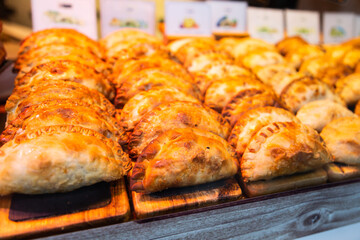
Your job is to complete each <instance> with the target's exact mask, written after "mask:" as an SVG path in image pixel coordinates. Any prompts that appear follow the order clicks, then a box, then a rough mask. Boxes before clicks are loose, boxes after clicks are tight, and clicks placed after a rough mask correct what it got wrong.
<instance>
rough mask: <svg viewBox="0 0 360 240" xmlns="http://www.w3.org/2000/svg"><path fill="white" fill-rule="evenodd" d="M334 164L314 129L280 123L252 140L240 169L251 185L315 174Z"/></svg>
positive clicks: (262, 129) (260, 131)
mask: <svg viewBox="0 0 360 240" xmlns="http://www.w3.org/2000/svg"><path fill="white" fill-rule="evenodd" d="M331 161H332V158H331V155H330V153H329V152H328V150H327V149H326V147H325V146H324V144H323V143H322V142H321V141H320V136H319V134H318V133H317V132H316V131H315V130H314V129H312V128H310V127H307V126H306V125H303V124H297V123H295V122H277V123H272V124H269V125H266V126H265V127H263V128H261V129H260V130H259V131H258V132H257V133H256V135H255V136H254V137H253V138H252V139H251V142H250V143H249V145H248V146H247V148H246V150H245V152H244V154H243V157H242V159H241V162H240V168H241V176H242V179H243V181H244V182H249V181H258V180H269V179H273V178H276V177H279V176H287V175H292V174H295V173H302V172H308V171H312V170H315V169H318V168H321V167H322V166H324V165H325V164H327V163H330V162H331Z"/></svg>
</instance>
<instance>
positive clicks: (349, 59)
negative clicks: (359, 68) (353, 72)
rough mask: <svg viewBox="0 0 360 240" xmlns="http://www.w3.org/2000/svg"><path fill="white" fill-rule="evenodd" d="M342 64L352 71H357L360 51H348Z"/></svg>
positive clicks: (356, 49) (355, 49)
mask: <svg viewBox="0 0 360 240" xmlns="http://www.w3.org/2000/svg"><path fill="white" fill-rule="evenodd" d="M341 62H342V63H343V64H344V65H346V66H349V67H350V68H351V69H355V67H356V65H357V64H358V63H359V62H360V49H358V48H353V49H351V51H348V52H347V53H346V54H345V55H344V56H343V58H342V60H341Z"/></svg>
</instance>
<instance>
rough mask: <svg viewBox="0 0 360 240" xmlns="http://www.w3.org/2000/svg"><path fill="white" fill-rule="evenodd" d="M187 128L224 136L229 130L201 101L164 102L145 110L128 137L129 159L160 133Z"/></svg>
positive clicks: (218, 115) (226, 135)
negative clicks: (149, 110) (144, 113)
mask: <svg viewBox="0 0 360 240" xmlns="http://www.w3.org/2000/svg"><path fill="white" fill-rule="evenodd" d="M188 127H193V128H199V129H203V130H207V131H210V132H212V133H215V134H217V135H219V136H221V137H222V138H225V139H226V138H227V137H228V136H229V134H230V130H231V129H230V126H229V124H228V123H227V122H226V121H225V120H224V119H223V118H222V117H221V115H220V114H219V113H217V112H215V111H214V110H212V109H210V108H208V107H205V106H203V105H202V104H199V103H191V102H180V101H178V102H171V103H165V104H162V105H159V106H158V107H157V108H155V109H153V110H152V111H151V112H148V113H147V114H146V115H145V116H144V117H143V118H142V119H141V120H140V122H139V123H138V124H137V125H136V126H135V128H134V131H133V133H132V134H131V135H130V137H129V142H128V148H129V149H130V151H129V154H130V156H131V157H132V158H134V157H137V156H138V155H139V154H140V153H141V152H142V150H143V149H144V148H145V147H146V146H147V145H148V144H149V143H150V142H151V141H152V140H154V139H155V138H156V137H158V136H159V135H160V134H161V133H163V132H165V131H167V130H170V129H173V128H188Z"/></svg>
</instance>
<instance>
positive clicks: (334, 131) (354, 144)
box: [320, 116, 360, 165]
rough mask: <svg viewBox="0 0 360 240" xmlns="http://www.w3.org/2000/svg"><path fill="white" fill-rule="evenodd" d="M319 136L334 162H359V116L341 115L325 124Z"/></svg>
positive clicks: (354, 163) (352, 163)
mask: <svg viewBox="0 0 360 240" xmlns="http://www.w3.org/2000/svg"><path fill="white" fill-rule="evenodd" d="M320 135H321V137H322V138H323V139H324V141H325V143H326V146H327V147H328V149H329V151H330V153H331V154H332V156H333V157H334V160H335V162H339V163H345V164H349V165H356V164H360V118H359V117H357V116H356V117H343V118H338V119H336V120H334V121H332V122H330V123H329V124H327V125H326V126H325V127H324V129H323V130H322V131H321V134H320Z"/></svg>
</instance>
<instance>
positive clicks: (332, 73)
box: [318, 64, 353, 87]
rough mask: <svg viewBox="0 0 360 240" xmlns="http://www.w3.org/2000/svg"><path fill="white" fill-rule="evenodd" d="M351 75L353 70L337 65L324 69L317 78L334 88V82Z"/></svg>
mask: <svg viewBox="0 0 360 240" xmlns="http://www.w3.org/2000/svg"><path fill="white" fill-rule="evenodd" d="M352 73H353V70H352V69H351V68H350V67H348V66H345V65H343V64H337V65H336V66H333V67H329V68H326V69H324V70H323V71H322V72H321V73H320V74H319V75H318V78H319V79H320V80H321V81H323V82H324V83H327V84H328V85H330V86H332V87H335V85H336V82H337V81H338V80H340V79H342V78H344V77H346V76H348V75H350V74H352Z"/></svg>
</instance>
